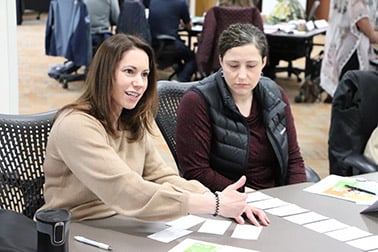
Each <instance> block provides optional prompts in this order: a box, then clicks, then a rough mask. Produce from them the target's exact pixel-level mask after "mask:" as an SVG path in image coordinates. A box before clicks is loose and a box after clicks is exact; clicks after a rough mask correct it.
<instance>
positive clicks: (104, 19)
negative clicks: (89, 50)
mask: <svg viewBox="0 0 378 252" xmlns="http://www.w3.org/2000/svg"><path fill="white" fill-rule="evenodd" d="M85 3H86V5H87V9H88V14H89V18H90V24H91V25H90V27H91V29H90V30H91V35H92V47H93V54H94V53H95V52H96V50H97V48H98V47H99V46H100V44H101V43H102V42H103V41H104V40H105V39H107V38H109V37H110V36H112V35H113V29H112V26H115V25H117V21H118V16H119V3H118V0H85Z"/></svg>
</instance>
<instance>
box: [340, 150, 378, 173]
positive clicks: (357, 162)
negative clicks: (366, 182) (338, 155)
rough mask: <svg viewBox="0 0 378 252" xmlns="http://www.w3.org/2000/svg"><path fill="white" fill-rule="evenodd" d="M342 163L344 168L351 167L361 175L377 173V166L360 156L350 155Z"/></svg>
mask: <svg viewBox="0 0 378 252" xmlns="http://www.w3.org/2000/svg"><path fill="white" fill-rule="evenodd" d="M343 163H344V165H345V166H346V167H352V168H354V169H357V170H358V171H360V172H361V173H370V172H376V171H378V166H377V165H376V164H374V163H373V162H371V161H370V160H368V159H367V158H366V157H365V156H364V155H362V154H351V155H349V156H347V157H346V158H345V159H344V160H343Z"/></svg>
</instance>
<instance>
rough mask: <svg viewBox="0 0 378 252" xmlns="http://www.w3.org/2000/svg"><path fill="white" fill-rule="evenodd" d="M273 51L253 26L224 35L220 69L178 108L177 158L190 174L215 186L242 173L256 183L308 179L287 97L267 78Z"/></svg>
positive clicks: (185, 173)
mask: <svg viewBox="0 0 378 252" xmlns="http://www.w3.org/2000/svg"><path fill="white" fill-rule="evenodd" d="M267 49H268V44H267V41H266V37H265V35H264V33H263V32H262V31H261V30H259V29H258V28H257V27H255V26H253V25H251V24H234V25H231V26H229V28H227V29H226V30H224V31H223V33H222V34H221V36H220V38H219V42H218V51H219V55H220V56H219V61H220V64H221V69H220V70H219V71H218V72H217V73H215V74H212V75H211V76H209V77H207V78H205V79H204V80H202V81H200V83H199V84H198V85H196V86H194V87H193V88H191V89H190V90H189V91H187V92H186V94H185V95H184V96H183V98H182V99H181V102H180V105H179V108H178V110H177V126H176V150H177V159H178V164H179V165H178V166H179V168H180V170H181V171H182V173H183V176H184V177H185V178H187V179H196V180H198V181H200V182H201V183H203V184H204V185H206V186H207V187H208V188H210V189H211V190H212V191H219V190H223V189H224V188H226V187H227V186H228V185H230V184H232V183H234V182H235V181H237V180H238V178H239V177H240V176H242V175H246V177H247V182H246V186H248V187H250V188H253V189H263V188H269V187H274V186H278V185H284V184H293V183H300V182H305V181H306V175H305V170H304V163H303V158H302V156H301V153H300V150H299V146H298V143H297V136H296V130H295V126H294V120H293V115H292V113H291V109H290V105H289V101H288V98H287V96H286V94H285V92H284V91H283V89H282V88H281V87H279V86H278V85H277V84H276V83H275V82H273V81H272V80H270V79H268V78H266V77H263V76H261V71H262V69H263V67H264V66H265V64H266V58H267Z"/></svg>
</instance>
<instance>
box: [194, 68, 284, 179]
mask: <svg viewBox="0 0 378 252" xmlns="http://www.w3.org/2000/svg"><path fill="white" fill-rule="evenodd" d="M191 89H192V90H194V91H196V92H198V93H199V94H200V95H202V96H203V97H204V99H205V101H206V104H207V108H208V112H209V116H210V120H211V130H212V143H211V145H212V146H211V153H210V163H211V166H212V167H214V168H215V169H216V170H217V171H218V172H219V173H221V174H223V175H224V176H226V177H228V178H230V179H233V180H237V179H238V178H240V176H242V175H244V174H245V170H246V168H247V165H248V154H249V129H248V126H247V122H246V121H245V119H244V117H243V116H242V115H241V114H240V112H239V110H238V109H237V107H236V104H235V103H234V100H233V99H232V97H231V93H230V92H229V90H228V88H227V86H226V83H225V81H224V79H223V77H222V72H221V70H220V71H218V72H217V73H215V74H213V75H211V76H209V77H207V78H205V79H203V80H202V81H200V82H199V84H198V85H195V86H193V87H192V88H191ZM253 92H254V99H258V101H260V103H261V107H262V109H263V120H264V124H265V127H266V133H267V136H268V139H269V141H270V143H271V145H272V147H273V150H274V152H275V154H276V156H277V160H278V162H279V166H280V167H279V168H280V171H279V172H278V174H279V176H278V177H277V178H276V184H277V185H284V184H286V182H287V167H288V143H287V132H286V117H285V106H286V104H285V103H284V102H283V101H282V99H281V92H280V90H279V88H278V86H277V84H276V83H275V82H273V81H272V80H270V79H268V78H265V77H261V79H260V82H259V84H258V85H257V86H256V88H255V89H254V91H253Z"/></svg>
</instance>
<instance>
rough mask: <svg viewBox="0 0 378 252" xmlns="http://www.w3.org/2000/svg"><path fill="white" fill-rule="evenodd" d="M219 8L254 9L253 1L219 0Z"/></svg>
mask: <svg viewBox="0 0 378 252" xmlns="http://www.w3.org/2000/svg"><path fill="white" fill-rule="evenodd" d="M218 5H219V6H238V7H255V4H254V3H253V0H219V4H218Z"/></svg>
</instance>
